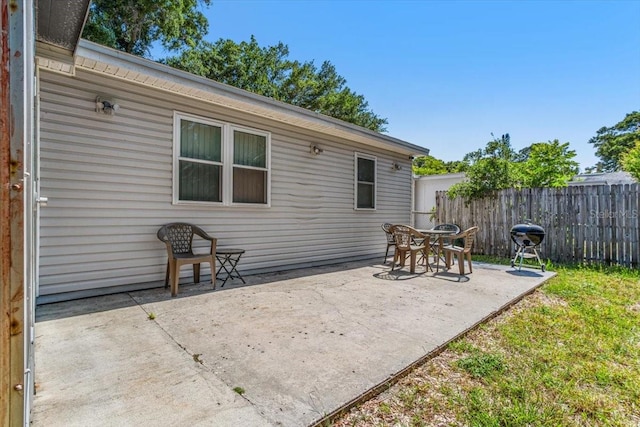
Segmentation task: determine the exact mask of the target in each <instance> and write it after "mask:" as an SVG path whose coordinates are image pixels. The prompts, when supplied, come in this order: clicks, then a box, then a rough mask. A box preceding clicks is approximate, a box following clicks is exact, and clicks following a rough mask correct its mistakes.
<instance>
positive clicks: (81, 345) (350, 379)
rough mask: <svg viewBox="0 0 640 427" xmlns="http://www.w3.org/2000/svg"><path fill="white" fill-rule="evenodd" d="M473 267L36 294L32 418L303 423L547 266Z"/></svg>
mask: <svg viewBox="0 0 640 427" xmlns="http://www.w3.org/2000/svg"><path fill="white" fill-rule="evenodd" d="M473 267H474V268H473V273H472V274H469V275H467V276H463V277H461V276H458V275H457V274H455V273H456V272H457V266H456V267H454V268H453V269H452V270H450V272H443V271H441V272H440V273H432V272H427V273H424V272H423V271H424V270H423V269H422V270H418V272H417V274H410V273H409V272H408V269H404V270H401V271H394V272H391V271H390V267H389V266H388V265H383V264H380V263H379V261H378V262H377V263H376V261H372V260H370V261H364V262H352V263H345V264H339V265H333V266H325V267H314V268H309V269H305V270H295V271H289V272H284V273H273V274H264V275H256V276H250V277H246V280H247V285H246V286H244V285H240V286H239V285H238V284H241V282H240V281H239V280H235V281H233V282H227V285H226V286H225V287H224V288H222V289H220V288H218V289H217V290H215V291H213V289H212V286H211V284H201V285H190V286H189V285H187V286H185V285H182V286H181V287H180V295H179V296H178V297H177V298H171V297H170V295H169V291H168V290H164V289H161V288H160V289H153V290H147V291H138V292H131V293H123V294H116V295H110V296H103V297H96V298H88V299H83V300H76V301H68V302H61V303H55V304H47V305H43V306H39V307H38V308H37V323H36V372H35V377H36V387H37V395H36V398H35V402H34V410H33V425H34V426H47V427H50V426H87V425H91V426H112V425H113V426H116V425H117V426H173V425H190V426H194V425H198V426H200V425H202V426H286V427H288V426H306V425H311V424H314V423H316V422H317V421H318V420H320V419H322V418H323V417H324V416H325V415H327V414H330V413H331V412H333V411H335V410H336V409H338V408H340V407H342V406H343V405H344V404H346V403H348V402H350V401H352V400H354V399H356V398H358V397H359V396H361V395H362V394H363V393H366V392H367V391H368V390H370V389H371V388H373V387H375V386H377V385H379V384H381V383H384V382H385V381H387V380H389V379H390V378H392V377H393V376H394V375H396V374H397V373H398V372H400V371H402V370H403V369H404V368H406V367H407V366H409V365H411V364H413V363H414V362H416V361H418V360H420V359H421V358H424V357H425V356H426V355H428V354H429V353H431V352H433V351H434V350H436V349H438V348H439V347H440V346H442V345H443V344H445V343H447V342H448V341H450V340H451V339H453V338H454V337H456V336H458V335H460V334H462V333H464V332H465V331H467V330H468V329H469V328H472V327H473V326H475V325H477V324H478V323H479V322H482V321H484V320H486V319H487V318H488V317H491V316H492V315H494V314H495V313H496V312H498V311H500V310H502V309H503V308H504V307H507V306H509V305H510V304H512V303H513V302H514V301H517V300H518V299H520V298H521V297H522V296H524V295H526V294H527V293H530V292H531V291H533V290H534V289H535V288H537V287H538V286H540V285H541V284H542V283H544V282H545V281H546V280H548V279H549V278H550V277H552V276H553V273H549V272H545V273H543V272H541V271H539V270H530V269H523V270H522V271H518V270H515V269H513V268H509V267H504V266H495V265H489V264H480V263H474V265H473ZM151 317H154V318H153V319H151ZM234 389H235V391H234Z"/></svg>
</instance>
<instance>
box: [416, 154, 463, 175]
mask: <svg viewBox="0 0 640 427" xmlns="http://www.w3.org/2000/svg"><path fill="white" fill-rule="evenodd" d="M466 168H467V164H466V163H465V162H462V161H453V162H445V161H443V160H440V159H436V158H435V157H433V156H419V157H416V158H415V159H413V173H414V174H415V175H442V174H445V173H457V172H464V171H465V170H466Z"/></svg>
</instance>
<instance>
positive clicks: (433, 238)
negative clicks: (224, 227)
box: [157, 222, 478, 297]
mask: <svg viewBox="0 0 640 427" xmlns="http://www.w3.org/2000/svg"><path fill="white" fill-rule="evenodd" d="M382 229H383V230H384V232H385V235H386V236H387V250H386V252H385V262H386V260H387V257H388V256H389V248H392V247H393V248H394V255H393V265H392V268H391V269H392V270H394V269H395V268H396V264H398V265H399V266H400V267H401V268H402V267H404V265H405V263H406V260H407V258H409V259H410V271H411V273H415V269H416V264H417V263H424V264H425V266H426V269H427V271H428V270H431V271H433V268H432V267H431V265H430V264H429V254H430V253H432V254H433V257H434V261H435V262H436V270H440V260H443V261H444V263H445V265H446V268H447V269H449V268H450V266H451V265H452V264H453V255H456V256H457V258H458V264H459V268H460V274H461V275H464V259H465V258H466V259H467V261H468V264H469V273H471V272H472V271H471V246H472V245H473V240H474V236H475V233H476V232H477V231H478V227H471V228H469V229H468V230H465V231H464V232H462V233H460V228H459V227H458V226H457V225H454V224H440V225H438V226H436V227H434V228H433V229H429V230H417V229H415V228H413V227H410V226H408V225H402V224H396V225H392V224H388V223H385V224H383V225H382ZM157 236H158V239H160V240H161V241H162V242H163V243H164V244H165V246H166V249H167V258H168V259H167V268H166V273H165V279H164V287H165V288H168V287H169V285H171V296H172V297H175V296H177V295H178V284H179V281H180V267H182V266H183V265H192V266H193V281H194V283H200V264H202V263H209V265H210V267H211V272H212V280H211V282H212V283H213V288H214V289H215V287H216V280H217V279H220V280H222V285H221V287H223V286H224V285H225V284H226V283H227V281H228V280H233V279H240V280H242V283H246V282H245V281H244V278H243V277H242V276H241V275H240V273H239V272H238V270H237V266H238V263H239V262H240V258H241V257H242V255H243V254H244V253H245V251H244V249H238V248H218V247H217V239H216V238H215V237H212V236H210V235H209V234H207V232H205V231H204V230H203V229H202V228H200V227H198V226H197V225H194V224H189V223H186V222H174V223H170V224H165V225H163V226H162V227H161V228H160V229H159V230H158V233H157ZM195 236H198V237H199V238H201V239H203V240H205V241H207V242H209V243H208V247H207V252H205V253H196V252H194V250H193V240H194V237H195ZM456 242H462V246H457V245H456V244H455V243H456ZM216 260H217V262H218V263H219V264H220V267H219V268H218V270H217V271H216ZM214 271H215V275H214V274H213V272H214Z"/></svg>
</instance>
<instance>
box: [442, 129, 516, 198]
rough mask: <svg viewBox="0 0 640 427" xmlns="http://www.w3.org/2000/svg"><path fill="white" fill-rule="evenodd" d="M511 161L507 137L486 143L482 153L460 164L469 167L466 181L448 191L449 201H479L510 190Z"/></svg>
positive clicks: (473, 154)
mask: <svg viewBox="0 0 640 427" xmlns="http://www.w3.org/2000/svg"><path fill="white" fill-rule="evenodd" d="M515 157H516V153H515V152H514V150H513V148H511V139H510V137H509V134H505V135H502V137H500V138H495V139H494V140H492V141H489V142H488V143H487V146H486V147H485V148H484V149H480V150H477V151H474V152H471V153H468V154H467V155H465V156H464V160H463V161H464V162H465V163H467V164H468V165H469V166H468V169H467V170H466V174H467V178H466V179H465V180H464V181H463V182H459V183H457V184H455V185H453V186H452V187H451V188H450V189H449V191H448V195H449V197H457V196H462V197H464V198H465V199H474V198H482V197H484V196H486V195H488V194H490V193H492V192H494V191H497V190H502V189H505V188H510V187H512V186H513V185H514V184H515V182H516V179H515V174H516V170H515V169H514V163H513V162H514V160H515Z"/></svg>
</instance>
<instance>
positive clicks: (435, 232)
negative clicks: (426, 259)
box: [418, 228, 456, 271]
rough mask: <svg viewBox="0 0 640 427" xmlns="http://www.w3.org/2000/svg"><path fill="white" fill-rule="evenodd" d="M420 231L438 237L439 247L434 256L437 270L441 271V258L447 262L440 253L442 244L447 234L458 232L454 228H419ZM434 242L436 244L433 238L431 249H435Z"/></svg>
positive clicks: (451, 234)
mask: <svg viewBox="0 0 640 427" xmlns="http://www.w3.org/2000/svg"><path fill="white" fill-rule="evenodd" d="M418 231H419V232H420V233H422V234H426V235H429V236H433V237H437V242H438V249H437V251H434V254H433V258H434V259H435V261H436V270H437V271H439V270H440V259H442V261H443V262H445V260H444V259H443V258H442V256H441V255H440V251H441V250H442V245H443V242H444V237H446V236H454V235H455V234H456V232H455V231H453V230H435V229H433V228H430V229H428V230H418ZM434 244H435V240H431V249H433V247H434ZM445 265H446V262H445Z"/></svg>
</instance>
